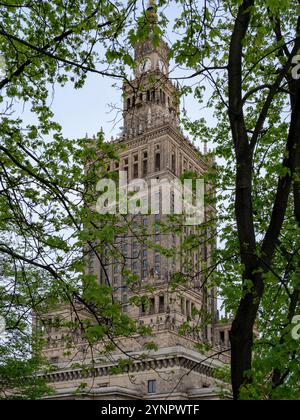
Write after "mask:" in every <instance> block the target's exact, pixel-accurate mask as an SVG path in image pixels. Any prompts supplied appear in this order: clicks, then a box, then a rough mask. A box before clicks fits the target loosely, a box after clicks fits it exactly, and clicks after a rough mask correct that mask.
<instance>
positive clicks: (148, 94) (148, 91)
mask: <svg viewBox="0 0 300 420" xmlns="http://www.w3.org/2000/svg"><path fill="white" fill-rule="evenodd" d="M147 101H150V90H147Z"/></svg>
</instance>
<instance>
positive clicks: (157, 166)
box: [155, 153, 160, 172]
mask: <svg viewBox="0 0 300 420" xmlns="http://www.w3.org/2000/svg"><path fill="white" fill-rule="evenodd" d="M155 171H156V172H158V171H160V153H156V155H155Z"/></svg>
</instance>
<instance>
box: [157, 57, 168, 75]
mask: <svg viewBox="0 0 300 420" xmlns="http://www.w3.org/2000/svg"><path fill="white" fill-rule="evenodd" d="M158 66H159V70H160V71H161V72H162V73H164V74H166V73H167V66H166V65H165V63H164V62H163V61H162V60H159V62H158Z"/></svg>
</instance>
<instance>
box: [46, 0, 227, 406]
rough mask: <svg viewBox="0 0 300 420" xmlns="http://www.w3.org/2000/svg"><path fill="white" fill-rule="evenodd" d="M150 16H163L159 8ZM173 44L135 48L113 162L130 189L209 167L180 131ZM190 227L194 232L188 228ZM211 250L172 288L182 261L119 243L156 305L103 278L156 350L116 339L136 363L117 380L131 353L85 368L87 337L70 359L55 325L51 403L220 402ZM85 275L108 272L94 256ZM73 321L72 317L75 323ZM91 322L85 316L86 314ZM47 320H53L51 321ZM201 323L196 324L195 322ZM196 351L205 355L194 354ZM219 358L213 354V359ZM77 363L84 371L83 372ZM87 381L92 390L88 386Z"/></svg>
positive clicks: (116, 272)
mask: <svg viewBox="0 0 300 420" xmlns="http://www.w3.org/2000/svg"><path fill="white" fill-rule="evenodd" d="M146 13H148V17H150V18H152V19H156V13H155V11H154V9H153V8H152V7H149V8H148V10H147V12H146ZM168 53H169V48H168V45H167V44H166V43H165V42H164V41H163V40H161V42H160V44H159V46H157V47H155V46H154V45H153V42H152V40H151V37H149V38H148V39H146V40H145V41H143V42H140V43H138V44H137V45H136V47H135V60H136V62H137V66H136V70H135V76H134V80H132V81H131V82H130V84H128V83H127V84H126V83H125V84H124V88H123V90H124V92H123V98H124V99H123V100H124V104H123V106H124V108H123V119H124V123H123V125H124V127H123V133H122V135H121V137H120V139H118V140H117V141H116V145H117V146H118V144H120V145H122V148H120V153H119V155H120V159H119V160H118V162H116V161H112V162H111V163H110V167H109V170H110V171H126V172H127V176H128V180H129V182H130V181H132V180H134V179H144V180H145V181H146V182H147V183H149V182H150V181H151V180H153V179H156V180H162V179H167V180H169V181H172V180H173V179H175V178H178V177H179V176H180V175H181V174H183V173H184V172H185V171H188V172H193V173H196V174H197V175H198V176H199V178H201V177H203V174H205V173H206V172H207V171H208V169H209V166H210V165H211V164H212V162H211V160H210V159H209V158H208V157H207V156H206V155H205V154H204V155H203V154H201V153H200V152H199V151H198V150H197V149H196V148H195V146H194V145H193V144H192V142H190V141H189V140H187V139H186V137H185V136H184V135H183V134H182V131H181V129H180V128H179V106H180V103H179V95H178V86H177V85H176V84H174V83H173V82H172V81H171V80H170V79H169V77H168V75H169V60H168V55H169V54H168ZM214 213H215V208H213V206H211V205H207V208H205V217H208V216H210V217H211V215H213V214H214ZM138 217H139V218H140V219H139V221H140V224H141V225H142V226H143V225H144V226H145V228H147V229H151V227H153V226H154V225H155V223H156V221H157V220H159V219H160V214H159V212H158V214H155V215H151V216H138ZM185 229H187V230H188V229H193V227H185V228H183V233H182V235H184V233H185V231H184V230H185ZM182 235H179V236H178V234H177V235H175V234H172V233H169V234H164V235H163V234H161V231H160V229H159V228H158V227H156V228H155V229H154V235H153V236H154V237H153V242H155V243H156V244H158V245H159V247H160V248H164V247H173V248H176V247H179V246H180V241H181V240H182ZM214 246H215V245H214V244H213V243H210V242H207V243H205V242H204V244H202V245H201V246H199V247H198V249H197V250H196V251H195V250H194V251H193V252H192V253H191V254H190V255H189V264H190V265H191V266H192V267H193V270H194V273H195V275H194V276H192V280H189V281H187V282H186V283H184V284H182V285H180V287H179V289H177V290H174V289H172V288H171V287H170V278H171V276H172V273H176V272H184V265H185V264H186V261H185V259H184V258H179V257H178V258H177V257H174V256H173V257H170V256H168V255H167V256H166V255H162V254H163V253H159V252H158V250H157V248H155V246H153V247H149V246H148V247H147V245H145V244H142V243H140V242H139V241H137V240H136V239H135V238H134V237H128V238H127V239H125V240H124V243H123V244H122V247H123V253H124V255H125V260H126V257H128V259H127V260H126V261H127V262H126V263H125V264H126V265H127V267H128V269H130V270H131V271H132V273H133V274H134V275H136V276H137V277H138V278H139V279H140V282H141V284H143V283H144V284H147V285H150V286H151V289H148V290H150V291H148V294H149V302H150V304H149V305H148V306H146V307H137V306H133V305H131V304H130V290H128V288H127V287H122V281H123V279H122V269H121V266H120V264H118V263H117V262H113V263H111V264H107V267H106V276H108V277H109V279H110V283H111V284H112V285H113V286H114V288H115V290H116V293H115V294H116V296H115V297H116V298H117V299H118V301H120V302H121V303H122V305H123V311H126V313H128V314H129V315H130V316H131V317H132V318H133V319H135V320H137V322H139V323H140V325H145V326H150V327H151V328H152V335H151V341H152V342H154V343H155V344H156V346H157V347H156V349H155V350H152V351H151V352H149V354H148V356H147V357H145V356H144V357H139V356H140V355H142V354H145V350H144V345H145V343H146V342H147V340H148V341H149V337H148V338H147V337H139V336H136V337H130V338H123V339H121V338H120V339H119V343H120V347H122V348H123V349H125V352H126V355H127V356H126V357H130V356H132V360H131V363H130V364H129V365H128V366H127V367H126V368H125V369H124V371H123V372H121V373H116V374H111V368H112V367H113V366H114V365H116V364H117V362H118V359H120V358H122V359H124V357H125V356H124V354H121V353H120V351H118V350H114V351H112V352H111V353H110V354H109V356H108V355H107V356H105V355H103V356H102V359H101V360H99V362H97V363H96V364H95V365H94V366H93V369H91V370H90V371H88V372H87V371H86V370H85V371H83V369H82V367H81V366H80V365H79V364H80V362H82V359H83V358H84V360H85V361H86V362H87V363H88V359H89V357H90V358H91V355H90V354H89V353H88V350H87V349H86V345H85V342H84V340H83V338H82V337H81V336H80V332H79V333H76V334H74V337H73V339H74V340H73V353H72V354H71V355H70V353H68V355H66V352H65V347H66V343H65V337H64V334H63V331H61V330H60V329H58V328H56V327H52V328H51V327H49V328H46V329H45V342H46V345H45V348H44V355H45V356H46V358H47V359H48V360H49V361H50V362H51V364H52V365H53V366H54V369H53V370H52V371H51V373H47V374H44V375H45V376H46V378H47V381H48V382H49V384H50V385H51V386H52V387H53V388H54V390H55V393H54V395H53V396H51V397H49V398H52V399H98V400H107V399H109V400H118V399H119V400H120V399H127V400H134V399H149V400H151V399H163V400H167V399H181V400H206V399H219V398H220V388H221V387H222V384H221V383H220V382H219V381H218V380H217V379H216V376H217V375H216V371H217V370H218V369H219V368H222V367H223V366H224V363H226V362H228V361H229V355H228V354H227V353H224V354H222V356H219V357H213V355H214V354H216V353H218V352H219V353H220V354H221V353H222V349H223V350H225V349H226V348H228V347H229V337H228V329H229V327H228V325H224V324H223V325H222V324H221V323H219V321H218V311H217V304H216V302H217V295H216V290H215V289H214V288H212V289H207V288H206V287H205V286H203V279H202V278H201V267H202V265H204V264H205V266H210V265H211V264H212V259H211V258H212V251H213V248H214ZM87 270H88V273H89V274H91V275H96V276H97V279H98V281H99V282H100V283H101V282H103V281H105V279H104V272H103V267H100V264H99V262H98V260H97V259H96V258H93V257H91V258H90V259H89V261H88V264H87ZM203 308H205V310H206V312H207V313H208V314H209V319H210V320H211V321H210V324H209V325H206V326H205V327H203V330H202V331H200V332H198V333H197V334H192V333H182V331H181V327H182V325H183V324H184V323H186V322H187V320H190V321H191V322H193V320H192V318H193V313H194V312H195V310H196V311H197V310H198V311H200V310H203ZM68 311H69V313H70V311H71V310H70V308H65V307H63V308H61V309H60V310H58V311H56V312H55V313H54V312H53V313H50V314H47V319H48V320H49V319H50V320H51V318H54V317H63V316H66V313H67V312H68ZM72 316H74V315H72V314H70V317H72ZM83 316H84V315H83ZM45 317H46V315H45ZM194 322H196V321H194ZM199 343H200V344H207V345H209V347H208V348H210V350H207V351H202V352H200V351H199V346H197V345H199ZM197 348H198V349H197ZM210 356H212V357H210ZM76 361H78V366H77V367H75V366H76ZM82 383H85V386H84V387H83V386H82Z"/></svg>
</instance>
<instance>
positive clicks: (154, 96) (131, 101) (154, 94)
mask: <svg viewBox="0 0 300 420" xmlns="http://www.w3.org/2000/svg"><path fill="white" fill-rule="evenodd" d="M137 99H138V100H139V103H141V102H143V101H144V100H146V101H147V102H155V101H156V102H158V103H159V102H160V103H161V104H162V105H167V104H168V107H170V104H171V102H170V98H169V97H167V96H166V93H165V92H164V91H163V90H162V89H160V90H159V91H157V90H155V89H152V90H147V91H146V93H145V94H143V93H142V92H140V93H139V94H138V95H134V96H132V97H129V98H127V101H126V105H127V110H129V109H130V108H134V107H135V105H136V103H137Z"/></svg>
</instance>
